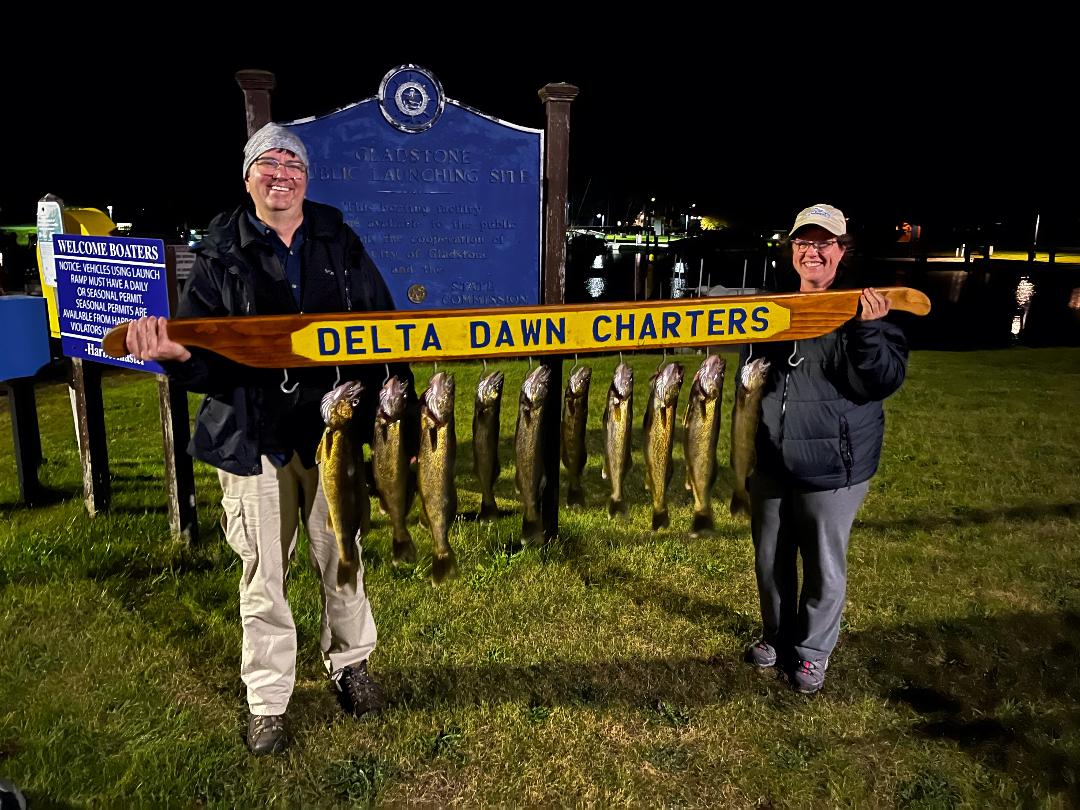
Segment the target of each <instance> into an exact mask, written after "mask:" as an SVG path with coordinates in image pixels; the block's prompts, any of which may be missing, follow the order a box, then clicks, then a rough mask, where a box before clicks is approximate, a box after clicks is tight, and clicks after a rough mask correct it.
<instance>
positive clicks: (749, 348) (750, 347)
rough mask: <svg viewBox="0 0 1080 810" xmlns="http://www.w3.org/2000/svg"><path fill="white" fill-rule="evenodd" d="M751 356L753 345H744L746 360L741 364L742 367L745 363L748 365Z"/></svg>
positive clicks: (752, 354)
mask: <svg viewBox="0 0 1080 810" xmlns="http://www.w3.org/2000/svg"><path fill="white" fill-rule="evenodd" d="M753 356H754V344H753V343H747V344H746V360H745V361H744V362H743V365H744V366H745V365H746V364H747V363H749V362H750V358H751V357H753Z"/></svg>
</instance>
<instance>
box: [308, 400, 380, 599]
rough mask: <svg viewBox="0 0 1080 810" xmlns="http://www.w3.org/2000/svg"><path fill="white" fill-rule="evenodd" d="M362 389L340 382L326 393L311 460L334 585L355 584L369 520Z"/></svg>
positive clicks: (322, 402)
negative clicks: (332, 546)
mask: <svg viewBox="0 0 1080 810" xmlns="http://www.w3.org/2000/svg"><path fill="white" fill-rule="evenodd" d="M363 391H364V386H363V385H362V384H361V383H359V382H345V383H342V384H341V385H339V386H337V387H335V388H334V389H333V390H331V391H329V392H328V393H326V394H325V395H324V396H323V398H322V401H321V403H320V412H321V413H322V418H323V422H324V423H325V424H326V428H325V429H324V430H323V435H322V438H321V439H320V440H319V446H318V447H317V448H316V449H315V461H316V463H318V465H319V485H320V486H321V487H322V491H323V496H324V497H325V498H326V506H327V525H328V526H329V528H330V530H331V531H332V532H333V533H334V537H335V539H336V540H337V544H338V566H337V585H338V588H341V587H343V586H345V585H352V586H353V587H355V586H356V581H357V575H358V574H359V572H360V547H359V542H358V541H360V540H362V538H363V535H364V533H365V531H366V527H367V526H369V525H370V522H371V496H370V494H369V492H368V486H367V480H366V477H365V475H364V457H363V452H362V445H361V439H360V435H359V427H360V426H359V424H358V421H359V420H358V419H356V418H355V417H357V416H358V415H359V413H360V395H361V394H362V393H363Z"/></svg>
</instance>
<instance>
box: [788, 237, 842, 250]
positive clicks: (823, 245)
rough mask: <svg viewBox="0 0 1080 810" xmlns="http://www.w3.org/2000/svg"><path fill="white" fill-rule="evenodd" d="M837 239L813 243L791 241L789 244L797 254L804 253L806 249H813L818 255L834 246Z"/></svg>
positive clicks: (811, 241) (804, 240)
mask: <svg viewBox="0 0 1080 810" xmlns="http://www.w3.org/2000/svg"><path fill="white" fill-rule="evenodd" d="M838 241H840V240H838V239H826V240H825V241H823V242H815V241H813V240H812V239H792V240H791V244H792V247H794V248H795V249H796V250H797V251H799V253H805V252H806V251H807V249H808V248H813V249H814V250H816V251H817V252H818V253H821V252H822V251H823V250H826V249H827V248H830V247H832V246H833V245H835V244H836V243H837V242H838Z"/></svg>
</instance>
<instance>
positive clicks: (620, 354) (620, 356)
mask: <svg viewBox="0 0 1080 810" xmlns="http://www.w3.org/2000/svg"><path fill="white" fill-rule="evenodd" d="M622 364H623V359H622V352H619V365H620V366H621V365H622Z"/></svg>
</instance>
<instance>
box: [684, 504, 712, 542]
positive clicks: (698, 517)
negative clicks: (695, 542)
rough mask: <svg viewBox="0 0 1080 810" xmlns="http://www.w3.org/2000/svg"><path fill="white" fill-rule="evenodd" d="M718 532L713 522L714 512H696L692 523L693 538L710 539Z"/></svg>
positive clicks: (691, 534)
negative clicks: (710, 536)
mask: <svg viewBox="0 0 1080 810" xmlns="http://www.w3.org/2000/svg"><path fill="white" fill-rule="evenodd" d="M715 530H716V524H715V523H714V522H713V516H712V510H711V509H710V510H709V511H708V512H695V513H694V519H693V521H692V522H691V523H690V536H691V537H708V536H709V535H711V534H712V533H713V532H714V531H715Z"/></svg>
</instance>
